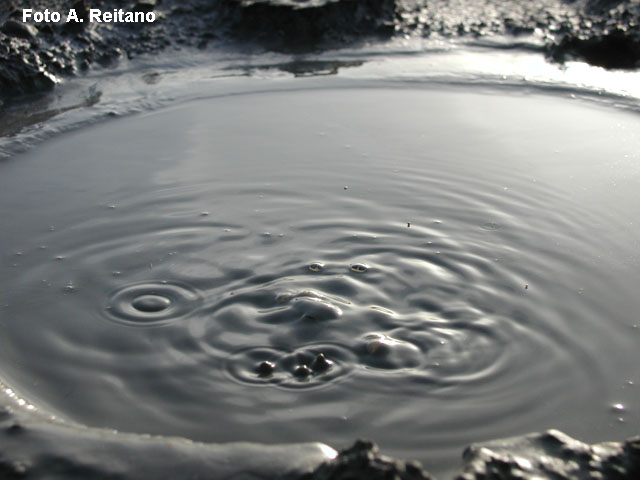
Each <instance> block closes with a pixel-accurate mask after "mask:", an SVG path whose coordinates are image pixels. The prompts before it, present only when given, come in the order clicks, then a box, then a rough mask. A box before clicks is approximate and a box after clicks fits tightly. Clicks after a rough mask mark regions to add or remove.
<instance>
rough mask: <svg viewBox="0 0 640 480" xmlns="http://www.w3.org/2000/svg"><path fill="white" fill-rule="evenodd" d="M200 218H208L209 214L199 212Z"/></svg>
mask: <svg viewBox="0 0 640 480" xmlns="http://www.w3.org/2000/svg"><path fill="white" fill-rule="evenodd" d="M200 216H201V217H208V216H209V212H200Z"/></svg>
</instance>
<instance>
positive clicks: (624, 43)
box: [0, 0, 640, 100]
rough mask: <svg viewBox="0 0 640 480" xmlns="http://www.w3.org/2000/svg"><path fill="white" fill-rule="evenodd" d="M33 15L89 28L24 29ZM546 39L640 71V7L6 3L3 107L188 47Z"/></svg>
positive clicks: (275, 0)
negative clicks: (130, 19)
mask: <svg viewBox="0 0 640 480" xmlns="http://www.w3.org/2000/svg"><path fill="white" fill-rule="evenodd" d="M23 8H32V9H34V11H36V10H40V11H42V10H44V9H45V8H48V9H49V10H50V11H59V12H63V13H66V12H68V11H69V9H70V8H74V9H75V10H76V12H77V14H78V16H79V17H80V18H84V19H85V22H84V23H78V22H66V21H65V20H66V18H65V16H64V15H63V18H62V20H61V21H60V22H58V23H39V24H35V23H33V22H31V23H29V22H27V23H24V22H23V21H22V20H23V16H22V13H23V12H22V11H23ZM91 8H98V9H101V10H102V11H113V10H116V9H123V10H124V11H138V12H151V11H152V12H154V13H155V17H156V20H155V21H154V22H153V23H96V22H88V21H87V20H86V19H87V16H88V13H89V9H91ZM534 32H535V33H536V34H537V35H538V36H540V37H542V38H543V39H544V40H543V41H544V44H545V46H544V47H541V49H542V50H543V51H544V53H545V54H546V55H547V56H548V57H549V58H550V59H553V60H554V61H558V62H562V61H565V60H567V59H573V58H577V59H581V60H584V61H587V62H589V63H591V64H593V65H598V66H603V67H606V68H614V69H617V68H620V69H635V68H638V67H639V66H640V0H626V1H622V0H527V1H520V0H493V1H486V0H485V1H479V0H478V1H463V0H451V1H450V0H6V1H3V2H0V100H2V99H4V100H6V99H9V98H12V97H15V96H16V95H20V94H25V93H33V92H39V91H45V90H47V89H51V88H52V87H53V86H54V85H55V84H56V82H57V81H58V79H60V78H63V77H65V76H73V75H78V74H81V73H82V72H84V71H86V70H88V69H90V68H92V67H93V66H96V65H98V66H110V65H114V64H116V63H117V62H118V60H119V59H122V58H133V57H136V56H139V55H142V54H154V53H157V52H161V51H167V50H176V49H178V50H179V49H188V48H199V49H206V48H217V47H223V48H242V49H249V50H252V51H256V50H258V51H260V50H272V51H279V52H286V53H308V52H314V51H320V50H325V49H331V48H339V47H342V46H345V45H353V44H357V43H358V42H362V41H367V40H371V39H380V40H385V39H389V38H392V37H394V36H399V35H410V36H423V37H435V36H441V37H458V36H462V37H468V38H478V37H480V38H482V37H488V36H491V35H503V34H511V35H516V36H518V35H526V34H532V33H534Z"/></svg>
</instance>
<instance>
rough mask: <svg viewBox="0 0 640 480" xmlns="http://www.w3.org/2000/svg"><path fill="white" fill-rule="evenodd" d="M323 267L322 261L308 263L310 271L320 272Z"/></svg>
mask: <svg viewBox="0 0 640 480" xmlns="http://www.w3.org/2000/svg"><path fill="white" fill-rule="evenodd" d="M323 269H324V263H321V262H312V263H310V264H309V270H311V271H312V272H321V271H322V270H323Z"/></svg>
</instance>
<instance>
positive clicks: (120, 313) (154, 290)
mask: <svg viewBox="0 0 640 480" xmlns="http://www.w3.org/2000/svg"><path fill="white" fill-rule="evenodd" d="M199 303H200V295H199V294H198V292H196V291H195V290H193V289H191V288H189V287H188V286H186V285H180V284H176V283H168V282H153V283H151V282H142V283H136V284H133V285H127V286H125V287H124V288H121V289H119V290H117V291H115V292H113V293H112V294H111V296H110V297H109V301H108V303H107V305H106V307H105V308H104V310H105V313H106V314H107V317H108V318H109V319H111V320H114V321H116V322H121V323H126V324H129V325H136V326H155V325H162V324H166V323H170V322H176V321H179V320H181V319H184V318H185V317H187V316H188V315H190V314H191V313H193V311H194V310H195V309H196V308H197V307H198V306H199Z"/></svg>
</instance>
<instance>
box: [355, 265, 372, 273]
mask: <svg viewBox="0 0 640 480" xmlns="http://www.w3.org/2000/svg"><path fill="white" fill-rule="evenodd" d="M350 267H351V271H352V272H355V273H365V272H366V271H368V270H369V265H365V264H364V263H353V264H351V266H350Z"/></svg>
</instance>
